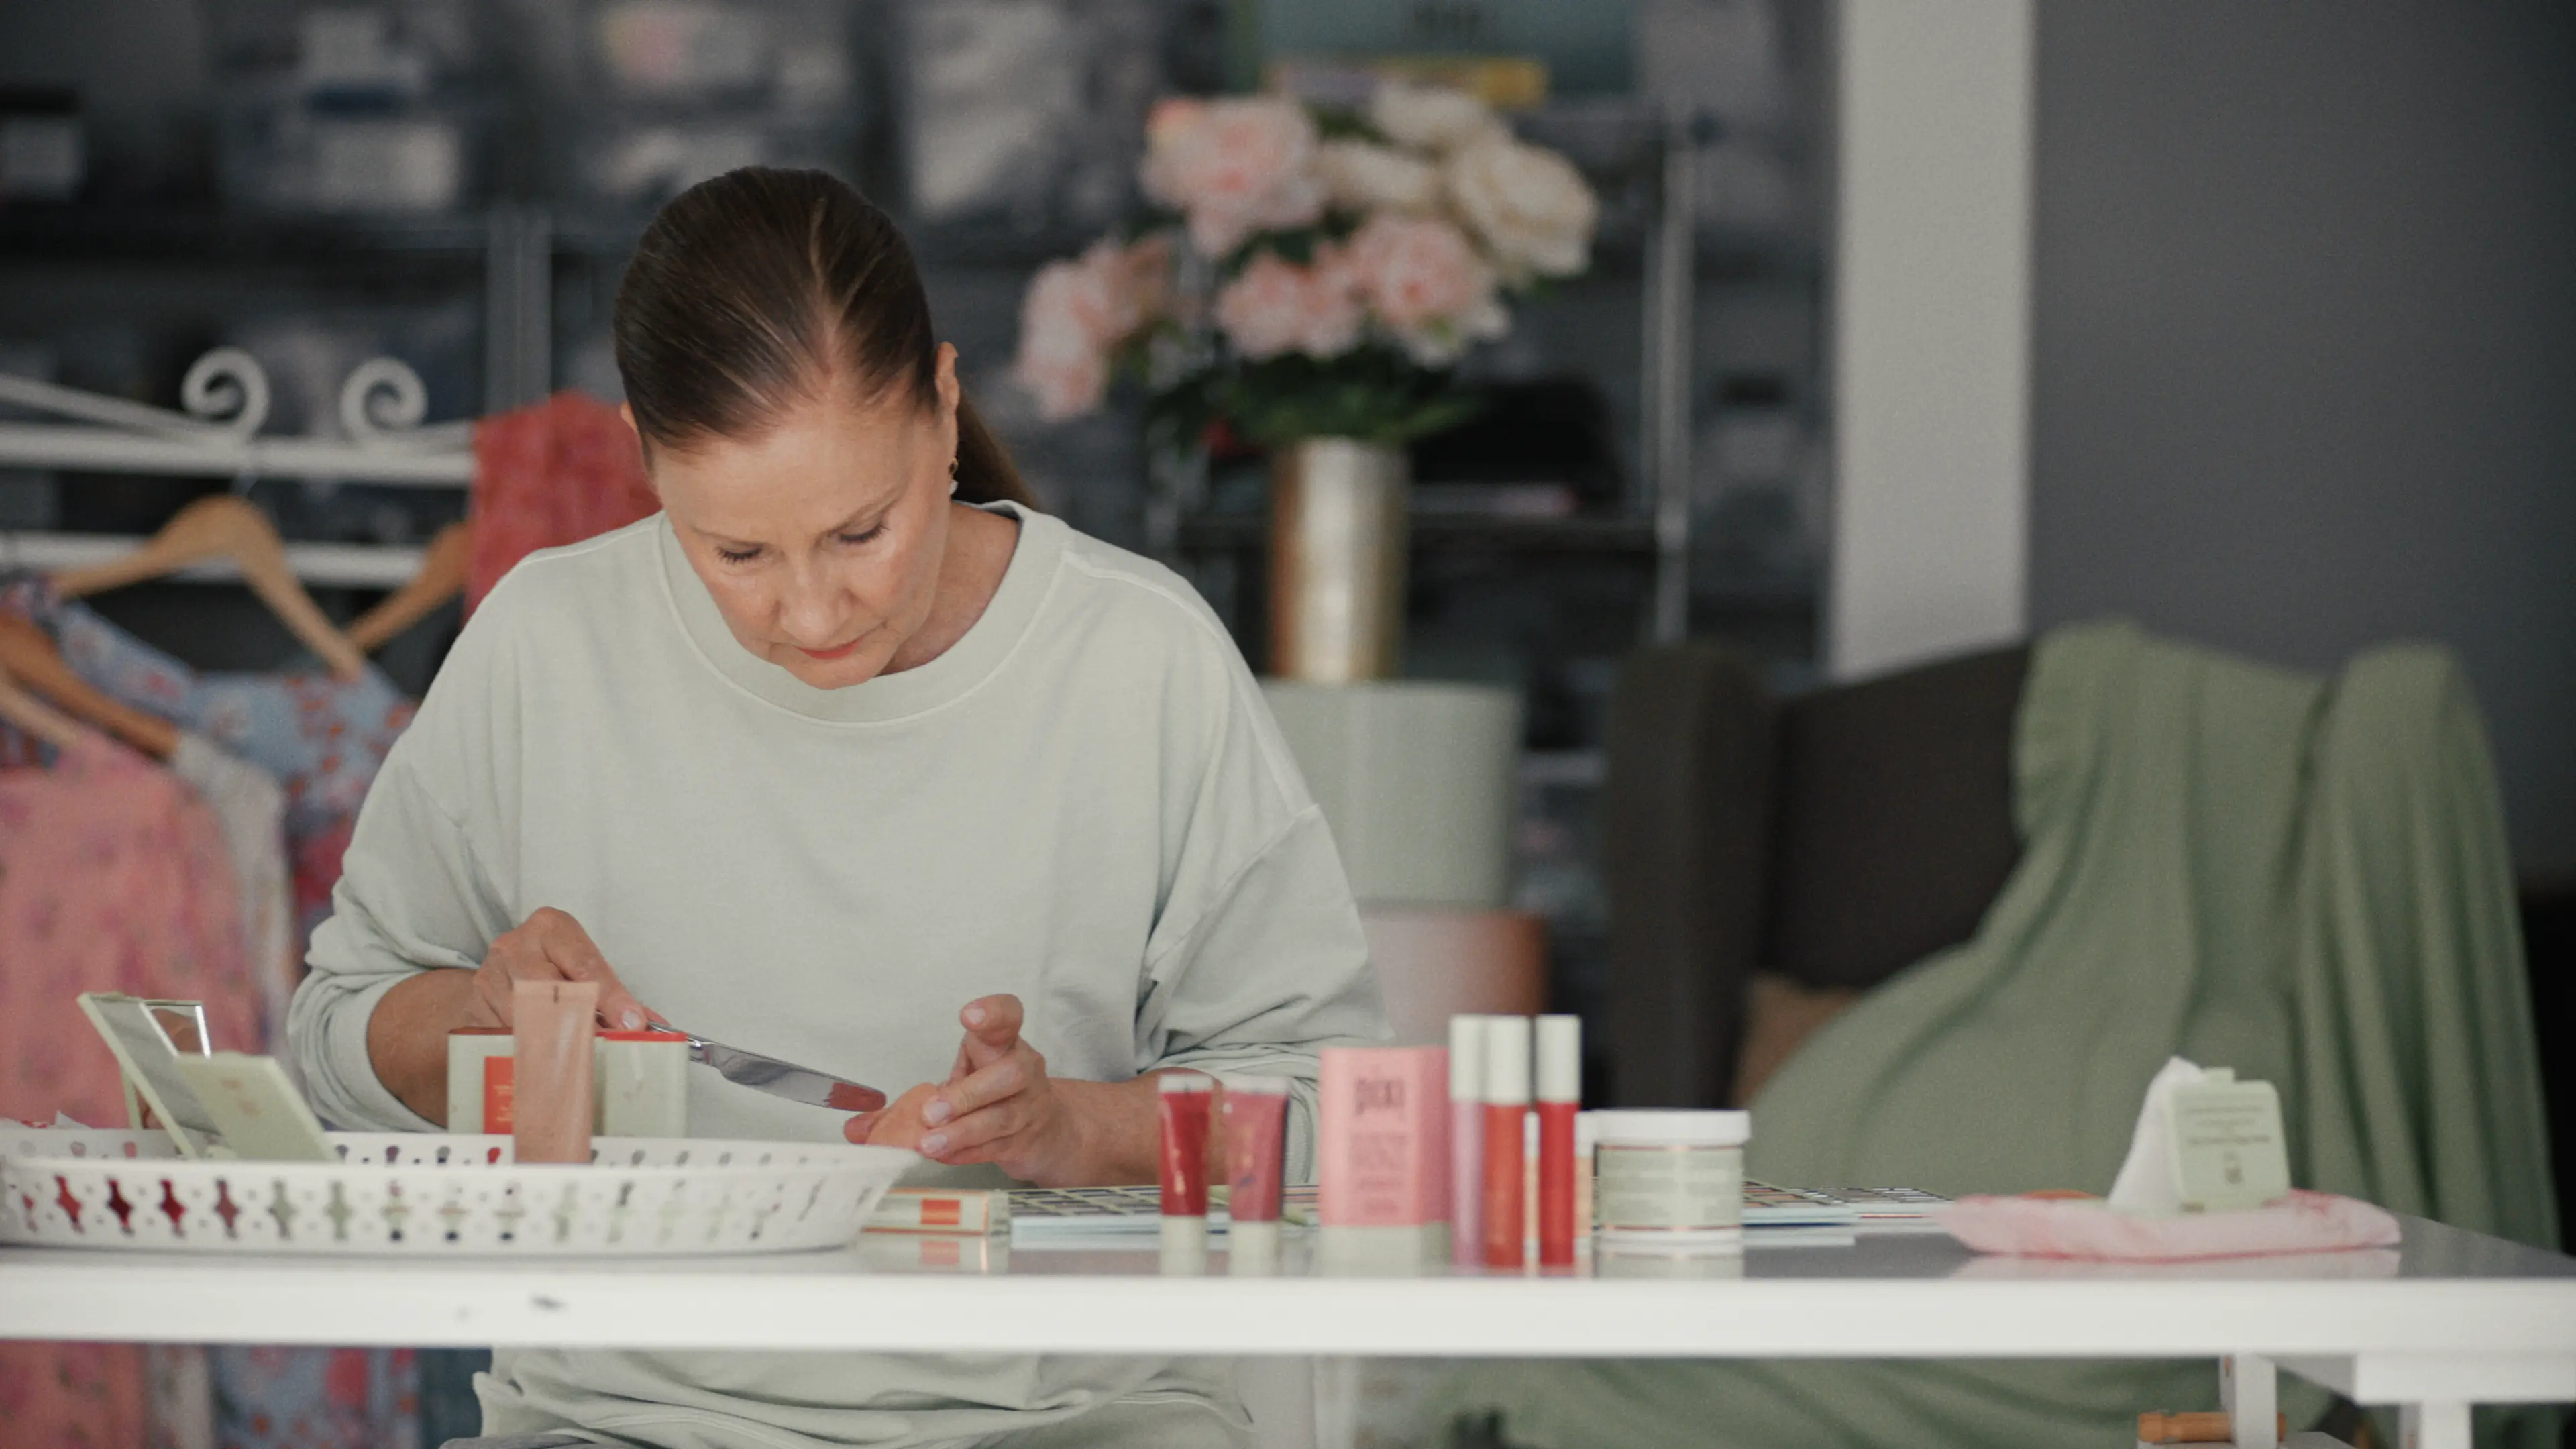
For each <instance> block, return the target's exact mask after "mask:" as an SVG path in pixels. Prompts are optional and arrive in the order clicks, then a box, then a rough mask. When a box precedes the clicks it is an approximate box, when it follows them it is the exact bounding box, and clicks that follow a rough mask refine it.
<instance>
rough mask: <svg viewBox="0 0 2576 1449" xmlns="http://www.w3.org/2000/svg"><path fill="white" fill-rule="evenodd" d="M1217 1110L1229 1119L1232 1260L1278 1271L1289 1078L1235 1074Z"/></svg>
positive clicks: (1230, 1263)
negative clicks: (1281, 1187)
mask: <svg viewBox="0 0 2576 1449" xmlns="http://www.w3.org/2000/svg"><path fill="white" fill-rule="evenodd" d="M1217 1112H1218V1114H1219V1115H1220V1116H1222V1117H1223V1118H1224V1119H1225V1212H1226V1219H1227V1226H1226V1234H1225V1236H1226V1265H1227V1267H1228V1268H1229V1269H1230V1270H1231V1271H1233V1272H1236V1273H1245V1274H1259V1273H1270V1272H1275V1271H1277V1268H1278V1263H1279V1197H1280V1174H1281V1172H1282V1170H1283V1169H1284V1168H1285V1167H1286V1165H1287V1164H1286V1151H1287V1146H1288V1081H1287V1079H1286V1078H1284V1077H1234V1078H1230V1079H1228V1080H1227V1082H1226V1084H1225V1097H1224V1100H1222V1101H1221V1102H1219V1103H1218V1105H1217Z"/></svg>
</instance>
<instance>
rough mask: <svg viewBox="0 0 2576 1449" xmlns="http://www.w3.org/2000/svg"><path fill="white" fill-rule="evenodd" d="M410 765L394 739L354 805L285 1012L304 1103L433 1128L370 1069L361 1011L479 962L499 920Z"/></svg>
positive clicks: (359, 1122) (346, 1123)
mask: <svg viewBox="0 0 2576 1449" xmlns="http://www.w3.org/2000/svg"><path fill="white" fill-rule="evenodd" d="M410 765H411V761H409V760H408V759H406V758H405V752H404V750H403V749H402V747H401V746H396V748H395V753H394V756H393V758H392V759H391V760H389V761H388V762H387V765H386V768H385V771H384V773H383V774H382V775H380V776H378V777H377V780H376V786H375V789H374V790H373V791H371V792H369V794H368V796H367V803H366V806H365V808H364V809H362V810H361V811H360V812H359V814H358V826H357V832H356V834H355V836H354V838H353V839H352V840H351V841H350V845H349V853H348V858H347V863H346V869H345V871H344V873H343V874H342V876H341V877H340V884H339V885H338V886H337V887H336V888H335V889H334V890H333V891H332V895H331V917H330V919H329V920H327V921H325V922H323V923H322V925H321V927H320V928H319V929H318V930H316V931H315V932H314V933H313V949H312V951H311V953H310V955H309V956H308V958H307V961H308V964H309V966H310V967H311V971H310V974H308V975H307V976H306V977H305V978H304V983H303V985H302V986H300V987H299V988H297V990H296V993H295V1003H294V1006H293V1007H292V1009H291V1010H290V1011H289V1013H288V1018H287V1038H288V1040H289V1041H290V1042H291V1043H292V1044H293V1045H294V1049H295V1054H296V1057H297V1058H298V1059H299V1060H300V1061H301V1062H302V1064H303V1067H304V1073H305V1081H306V1083H307V1086H308V1089H309V1091H310V1093H311V1095H312V1098H313V1105H314V1108H315V1110H317V1111H318V1112H320V1113H321V1115H322V1116H323V1117H324V1118H326V1119H328V1120H329V1121H331V1122H332V1123H334V1124H336V1125H339V1126H342V1127H347V1128H355V1129H366V1128H374V1129H393V1130H403V1131H435V1130H437V1129H436V1124H434V1123H431V1122H428V1121H426V1120H424V1119H423V1118H422V1117H421V1116H420V1115H419V1114H418V1113H416V1112H414V1111H412V1110H411V1109H410V1108H409V1107H406V1106H404V1105H403V1104H402V1102H401V1101H400V1100H399V1099H398V1098H396V1097H395V1096H394V1094H393V1093H392V1092H390V1091H388V1090H386V1088H385V1085H384V1084H383V1083H382V1082H381V1081H379V1080H377V1078H376V1072H375V1067H374V1065H373V1064H372V1062H371V1061H370V1059H369V1057H368V1055H367V1019H368V1018H369V1017H370V1016H372V1015H373V1014H374V1012H375V1009H376V1003H377V1002H379V1001H381V1000H383V999H384V995H385V993H386V992H388V991H391V990H393V989H394V987H395V986H397V985H399V984H401V983H402V982H403V981H405V980H407V979H409V978H410V977H411V976H413V975H415V974H416V973H418V972H421V971H426V970H432V969H436V968H439V967H461V968H464V969H467V970H471V969H473V968H475V967H477V966H479V965H481V964H482V960H483V952H484V949H485V948H486V947H487V946H489V945H490V943H491V942H492V940H493V938H495V937H497V936H499V935H500V934H501V933H502V932H503V931H506V930H508V929H509V923H508V922H507V921H506V920H505V919H504V912H503V911H502V909H501V906H500V903H499V901H498V898H497V895H496V893H495V892H494V891H493V890H492V889H491V887H490V885H489V884H488V883H487V882H486V881H485V880H484V879H483V878H482V876H481V874H480V872H479V871H478V870H477V868H476V866H475V863H474V860H473V857H472V853H471V851H470V850H469V849H468V847H467V844H466V839H465V834H464V832H463V831H462V830H461V829H460V828H459V827H458V825H457V822H456V821H455V820H454V819H453V818H452V817H450V816H449V815H448V814H447V813H446V811H444V810H443V809H441V808H440V806H439V805H438V803H437V802H436V801H435V800H434V799H432V798H431V796H430V794H429V792H428V791H427V790H426V789H425V788H424V787H423V785H422V782H421V780H420V778H419V775H418V772H417V771H416V770H415V769H413V768H410Z"/></svg>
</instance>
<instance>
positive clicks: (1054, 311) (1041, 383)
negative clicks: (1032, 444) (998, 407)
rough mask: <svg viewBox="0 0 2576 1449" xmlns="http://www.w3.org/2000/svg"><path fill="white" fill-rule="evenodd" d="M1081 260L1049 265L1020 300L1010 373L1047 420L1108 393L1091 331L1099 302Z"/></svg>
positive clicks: (1105, 360)
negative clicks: (1015, 349) (1017, 344)
mask: <svg viewBox="0 0 2576 1449" xmlns="http://www.w3.org/2000/svg"><path fill="white" fill-rule="evenodd" d="M1092 280H1093V279H1091V278H1090V277H1088V276H1086V275H1085V273H1084V270H1083V266H1082V263H1080V262H1049V263H1048V264H1047V265H1046V266H1044V267H1042V268H1040V269H1039V271H1038V274H1037V276H1036V277H1035V278H1034V279H1033V280H1031V281H1030V283H1029V290H1028V295H1027V296H1025V297H1023V298H1021V300H1020V352H1019V356H1018V357H1017V358H1015V359H1013V361H1012V363H1011V375H1012V377H1013V378H1014V379H1016V380H1017V381H1018V382H1019V384H1020V386H1022V387H1024V388H1026V389H1028V391H1029V395H1030V396H1032V397H1034V398H1036V399H1037V404H1038V414H1039V416H1041V417H1044V418H1045V419H1047V420H1048V421H1049V422H1060V421H1062V420H1064V419H1066V418H1070V417H1077V416H1080V415H1081V414H1083V413H1087V412H1090V411H1091V410H1092V409H1094V408H1096V407H1098V406H1100V400H1101V398H1102V397H1103V396H1104V395H1106V394H1107V392H1108V390H1109V357H1108V350H1107V349H1106V348H1105V347H1104V346H1103V345H1102V343H1101V341H1100V337H1099V334H1098V333H1097V332H1096V331H1095V329H1094V323H1095V319H1096V318H1097V317H1098V315H1099V314H1100V310H1101V305H1102V299H1101V298H1099V297H1098V296H1096V295H1094V288H1093V285H1092Z"/></svg>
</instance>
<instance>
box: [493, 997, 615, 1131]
mask: <svg viewBox="0 0 2576 1449" xmlns="http://www.w3.org/2000/svg"><path fill="white" fill-rule="evenodd" d="M598 1015H599V983H598V982H596V981H520V982H514V983H512V985H511V989H510V1038H511V1041H510V1056H511V1059H512V1060H511V1068H510V1083H511V1085H510V1155H511V1157H512V1158H513V1159H514V1160H516V1161H519V1162H588V1161H590V1123H591V1115H592V1113H593V1112H594V1111H596V1110H597V1109H596V1107H595V1106H594V1104H593V1098H594V1095H595V1092H596V1089H597V1086H598V1075H597V1073H598V1067H597V1065H596V1059H595V1052H596V1046H595V1043H596V1040H597V1037H596V1033H597V1031H598V1026H597V1021H596V1018H597V1017H598Z"/></svg>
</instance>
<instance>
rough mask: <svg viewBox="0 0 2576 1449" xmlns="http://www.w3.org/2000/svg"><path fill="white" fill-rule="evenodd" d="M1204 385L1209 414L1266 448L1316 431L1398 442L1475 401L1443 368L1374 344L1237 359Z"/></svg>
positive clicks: (1438, 426)
mask: <svg viewBox="0 0 2576 1449" xmlns="http://www.w3.org/2000/svg"><path fill="white" fill-rule="evenodd" d="M1205 383H1206V389H1205V391H1206V396H1205V402H1204V404H1203V405H1204V406H1205V407H1206V408H1207V410H1208V411H1209V413H1210V414H1211V415H1214V416H1220V417H1223V418H1225V419H1226V421H1227V422H1229V423H1231V424H1232V425H1233V427H1234V429H1235V431H1237V432H1239V433H1241V434H1242V435H1243V436H1244V437H1245V439H1247V440H1248V441H1250V442H1253V443H1257V444H1259V445H1261V446H1263V447H1265V448H1276V447H1280V446H1283V445H1285V444H1288V443H1293V442H1295V441H1296V440H1298V439H1299V438H1319V437H1334V438H1358V439H1360V440H1361V441H1363V442H1370V443H1385V444H1388V445H1391V446H1401V445H1403V444H1405V443H1410V442H1412V441H1413V440H1414V439H1416V438H1423V437H1428V436H1430V435H1431V434H1433V433H1437V432H1440V431H1441V430H1443V429H1445V428H1453V427H1456V426H1457V425H1458V424H1460V423H1463V422H1465V421H1466V420H1467V419H1468V418H1470V417H1472V416H1474V415H1475V413H1476V410H1477V407H1478V406H1479V403H1478V400H1477V399H1476V398H1475V397H1474V396H1473V395H1471V394H1468V393H1465V392H1462V391H1460V390H1459V388H1458V387H1457V385H1456V378H1455V376H1454V375H1453V374H1452V373H1450V372H1449V371H1447V370H1445V369H1442V370H1435V369H1431V368H1426V367H1423V366H1421V365H1420V364H1418V363H1416V362H1414V361H1413V360H1412V359H1411V358H1409V357H1407V356H1405V355H1404V353H1403V352H1401V351H1399V350H1397V349H1396V348H1393V347H1389V346H1385V345H1383V344H1380V343H1368V344H1365V345H1363V346H1361V347H1359V348H1357V349H1355V350H1353V351H1350V352H1346V353H1344V354H1342V355H1341V356H1339V357H1335V358H1332V359H1330V360H1327V361H1317V360H1316V359H1314V358H1311V357H1307V356H1305V355H1304V354H1302V353H1290V354H1289V355H1287V356H1285V357H1274V358H1270V359H1267V360H1265V361H1262V362H1251V363H1238V364H1236V365H1235V366H1233V367H1230V368H1225V369H1221V370H1219V371H1217V372H1214V373H1211V374H1210V375H1209V376H1208V377H1207V378H1206V380H1205Z"/></svg>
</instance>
